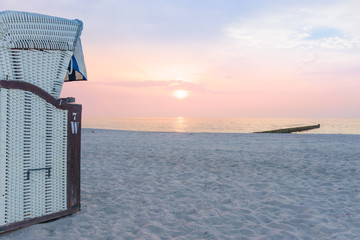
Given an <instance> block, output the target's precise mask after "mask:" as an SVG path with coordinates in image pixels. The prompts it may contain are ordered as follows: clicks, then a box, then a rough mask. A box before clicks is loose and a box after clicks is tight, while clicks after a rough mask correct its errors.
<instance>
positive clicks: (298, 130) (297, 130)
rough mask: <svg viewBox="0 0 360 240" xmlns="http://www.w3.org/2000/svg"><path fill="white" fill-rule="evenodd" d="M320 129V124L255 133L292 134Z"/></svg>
mask: <svg viewBox="0 0 360 240" xmlns="http://www.w3.org/2000/svg"><path fill="white" fill-rule="evenodd" d="M316 128H320V124H317V125H311V126H304V127H294V128H282V129H276V130H270V131H263V132H256V133H292V132H303V131H308V130H312V129H316Z"/></svg>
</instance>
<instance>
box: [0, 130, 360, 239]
mask: <svg viewBox="0 0 360 240" xmlns="http://www.w3.org/2000/svg"><path fill="white" fill-rule="evenodd" d="M359 146H360V135H311V134H306V135H299V134H296V135H293V134H286V135H276V134H274V135H272V134H213V133H211V134H200V133H196V134H189V133H146V132H126V131H111V130H89V129H86V130H84V131H83V143H82V211H81V212H80V213H79V214H77V215H73V216H70V217H65V218H62V219H59V220H57V221H53V222H49V223H45V224H38V225H34V226H31V227H28V228H23V229H20V230H16V231H13V232H10V233H6V234H3V235H0V238H1V239H19V240H20V239H68V240H72V239H360V170H359V166H360V147H359Z"/></svg>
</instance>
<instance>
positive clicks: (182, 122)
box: [82, 117, 360, 134]
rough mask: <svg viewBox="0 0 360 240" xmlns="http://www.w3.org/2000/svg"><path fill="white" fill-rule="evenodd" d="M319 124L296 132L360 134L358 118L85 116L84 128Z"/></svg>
mask: <svg viewBox="0 0 360 240" xmlns="http://www.w3.org/2000/svg"><path fill="white" fill-rule="evenodd" d="M316 124H320V128H318V129H313V130H309V131H304V132H300V133H298V134H360V119H292V118H191V117H113V118H97V117H84V118H83V120H82V127H83V128H95V129H115V130H125V131H149V132H180V133H182V132H189V133H198V132H207V133H253V132H261V131H268V130H275V129H281V128H291V127H301V126H308V125H316Z"/></svg>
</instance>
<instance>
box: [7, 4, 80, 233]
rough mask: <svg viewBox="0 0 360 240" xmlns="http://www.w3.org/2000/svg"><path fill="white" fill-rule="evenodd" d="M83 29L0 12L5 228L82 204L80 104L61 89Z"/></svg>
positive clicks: (41, 17) (75, 209)
mask: <svg viewBox="0 0 360 240" xmlns="http://www.w3.org/2000/svg"><path fill="white" fill-rule="evenodd" d="M81 30H82V22H81V21H79V20H67V19H62V18H56V17H50V16H46V15H40V14H34V13H24V12H9V11H7V12H2V13H0V79H1V80H0V233H1V232H6V231H10V230H14V229H16V228H20V227H24V226H28V225H31V224H35V223H39V222H43V221H48V220H51V219H54V218H58V217H62V216H65V215H69V214H73V213H76V212H78V211H79V210H80V139H81V109H82V108H81V105H78V104H69V103H67V102H66V101H64V100H63V99H59V95H60V92H61V88H62V85H63V82H64V79H65V76H66V74H67V69H68V66H69V62H70V59H71V57H72V55H73V51H74V49H75V47H76V44H77V42H78V41H80V40H79V37H80V34H81Z"/></svg>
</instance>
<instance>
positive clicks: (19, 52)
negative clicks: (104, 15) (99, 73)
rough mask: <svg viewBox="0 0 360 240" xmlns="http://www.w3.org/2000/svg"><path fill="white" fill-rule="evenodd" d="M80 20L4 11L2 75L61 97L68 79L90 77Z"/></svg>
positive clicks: (0, 18)
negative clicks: (83, 50)
mask: <svg viewBox="0 0 360 240" xmlns="http://www.w3.org/2000/svg"><path fill="white" fill-rule="evenodd" d="M82 28H83V24H82V22H81V21H80V20H68V19H64V18H59V17H52V16H47V15H42V14H36V13H28V12H16V11H5V12H0V51H1V53H0V56H1V58H0V78H1V79H8V80H17V81H26V82H29V83H31V84H34V85H36V86H38V87H40V88H42V89H44V90H45V91H47V92H48V93H50V94H51V95H53V96H54V97H59V95H60V92H61V88H62V84H63V82H64V80H66V81H76V80H86V69H85V64H84V57H83V53H82V46H81V41H80V34H81V32H82Z"/></svg>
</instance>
